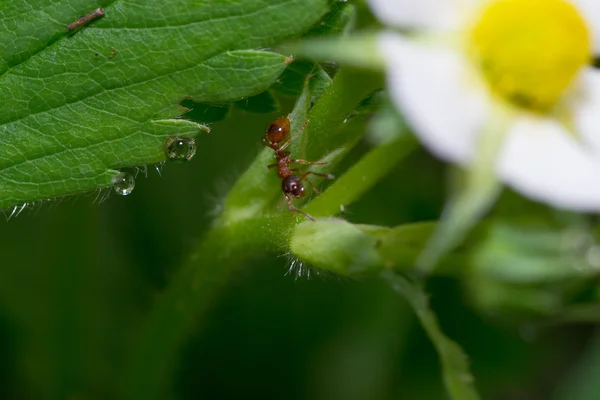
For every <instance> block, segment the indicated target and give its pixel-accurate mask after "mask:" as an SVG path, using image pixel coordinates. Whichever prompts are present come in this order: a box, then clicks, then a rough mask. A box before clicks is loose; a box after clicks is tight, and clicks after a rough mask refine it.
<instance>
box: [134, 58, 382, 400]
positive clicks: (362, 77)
mask: <svg viewBox="0 0 600 400" xmlns="http://www.w3.org/2000/svg"><path fill="white" fill-rule="evenodd" d="M378 87H380V79H379V78H373V75H371V74H366V73H363V72H358V71H351V70H341V71H340V72H339V73H338V74H337V76H336V77H335V79H334V81H333V83H332V84H331V85H330V86H329V87H328V89H327V90H326V91H325V92H324V93H323V95H322V96H321V97H320V98H319V101H318V102H317V103H316V105H315V106H314V108H313V110H312V111H311V113H310V116H309V118H310V119H311V124H310V126H311V129H310V132H311V138H310V140H309V141H308V142H306V143H308V145H309V146H308V147H309V152H312V151H314V152H315V153H317V154H318V155H319V156H321V155H322V154H323V153H325V152H326V151H328V150H333V149H335V148H337V147H339V146H342V145H343V144H345V143H346V142H348V141H349V138H347V137H344V136H343V135H340V134H339V132H340V129H338V128H339V126H340V125H341V124H342V123H343V121H344V119H345V118H346V117H347V116H348V115H350V113H351V112H352V111H354V109H355V108H356V106H357V105H358V104H359V102H360V101H361V100H362V99H364V98H365V97H366V96H368V95H369V94H371V93H372V92H373V91H375V90H376V89H377V88H378ZM267 164H268V162H267V160H266V159H265V154H264V153H261V155H259V156H258V158H257V160H256V161H255V162H254V163H253V164H252V166H251V167H250V168H249V171H248V172H247V173H245V174H244V175H243V176H242V178H240V180H239V181H238V183H237V184H236V185H235V186H234V188H233V189H232V191H231V192H230V194H229V195H228V198H227V200H226V202H225V204H226V209H225V212H224V213H223V216H222V218H221V219H220V221H218V222H217V223H216V224H215V225H213V227H212V228H211V230H210V231H209V232H208V233H207V235H206V236H205V237H204V239H203V240H202V241H201V242H200V243H199V244H198V245H197V246H196V248H195V249H194V251H193V252H192V255H191V257H190V259H189V261H188V262H187V263H186V264H185V265H184V266H183V267H182V268H181V269H180V270H179V271H178V272H177V273H176V275H175V276H174V277H173V280H172V282H171V283H170V284H169V286H168V287H167V289H166V290H165V293H164V295H163V296H162V297H161V299H160V302H159V304H157V306H156V307H155V309H154V310H153V311H152V312H151V315H150V317H149V320H148V322H147V326H146V327H145V329H144V330H143V331H142V333H141V338H140V341H139V346H138V348H137V349H135V352H134V354H133V360H132V365H131V370H130V375H129V376H128V381H127V384H128V385H129V386H128V387H127V393H126V394H127V396H126V398H127V399H132V400H137V399H140V400H142V399H143V400H150V399H156V398H163V397H164V396H163V395H164V392H165V388H166V387H167V385H168V383H169V378H170V376H171V371H172V369H173V366H174V365H175V362H176V360H177V354H178V351H179V349H180V347H181V344H182V342H183V341H184V340H185V339H186V337H187V336H188V334H189V332H190V330H191V327H192V326H193V324H194V321H196V319H197V318H198V317H199V316H200V315H201V314H202V313H203V312H205V311H206V309H207V308H208V307H209V306H210V304H211V303H212V301H213V300H214V298H215V296H216V294H217V293H218V291H219V289H220V288H221V286H222V285H223V284H224V283H225V282H226V281H227V280H228V278H229V276H230V275H231V274H232V273H234V271H235V267H236V266H237V265H238V264H239V263H240V262H241V261H243V260H244V259H246V258H247V257H249V256H250V255H252V254H256V253H262V252H265V251H277V252H281V251H286V249H287V248H288V247H289V237H288V236H289V234H290V232H291V231H292V230H291V227H292V225H293V224H294V223H295V222H294V221H295V218H293V216H292V215H291V213H289V212H287V210H286V212H285V213H284V214H281V215H279V216H275V217H264V216H263V217H257V215H259V216H260V215H261V214H262V212H263V208H264V206H265V205H267V204H269V203H270V202H271V201H272V199H273V198H274V196H280V195H281V194H280V192H279V191H278V189H276V188H275V187H273V190H269V186H268V185H267V186H265V184H266V183H268V181H267V180H265V177H266V176H268V174H270V173H272V172H273V171H268V170H267V168H266V165H267ZM271 175H272V174H271ZM265 188H266V189H265ZM232 210H235V212H232Z"/></svg>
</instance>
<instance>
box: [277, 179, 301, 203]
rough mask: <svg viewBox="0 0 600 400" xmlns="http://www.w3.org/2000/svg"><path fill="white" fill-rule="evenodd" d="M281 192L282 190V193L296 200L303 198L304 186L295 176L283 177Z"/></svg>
mask: <svg viewBox="0 0 600 400" xmlns="http://www.w3.org/2000/svg"><path fill="white" fill-rule="evenodd" d="M281 190H283V193H287V194H291V195H292V196H294V197H296V198H299V197H304V185H303V184H302V180H301V179H300V177H298V176H296V175H289V176H287V177H285V178H284V179H283V181H281Z"/></svg>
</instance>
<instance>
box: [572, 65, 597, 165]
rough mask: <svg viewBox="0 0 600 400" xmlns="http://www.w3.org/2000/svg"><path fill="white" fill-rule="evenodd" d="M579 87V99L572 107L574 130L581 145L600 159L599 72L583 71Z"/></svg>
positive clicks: (594, 70) (590, 69) (589, 69)
mask: <svg viewBox="0 0 600 400" xmlns="http://www.w3.org/2000/svg"><path fill="white" fill-rule="evenodd" d="M579 86H580V88H581V92H582V94H581V97H580V98H578V99H577V102H576V103H575V104H573V105H572V107H573V119H574V123H575V129H576V131H577V134H578V135H579V137H580V139H581V141H582V142H583V144H584V145H585V146H589V148H590V151H591V152H594V153H595V154H596V155H597V156H598V158H599V159H600V71H599V70H597V69H594V68H588V69H586V70H584V71H583V72H582V73H581V80H580V84H579Z"/></svg>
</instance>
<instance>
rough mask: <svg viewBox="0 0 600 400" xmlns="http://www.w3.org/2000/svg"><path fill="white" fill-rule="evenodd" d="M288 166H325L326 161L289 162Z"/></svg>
mask: <svg viewBox="0 0 600 400" xmlns="http://www.w3.org/2000/svg"><path fill="white" fill-rule="evenodd" d="M290 164H302V165H327V161H306V160H291V161H290Z"/></svg>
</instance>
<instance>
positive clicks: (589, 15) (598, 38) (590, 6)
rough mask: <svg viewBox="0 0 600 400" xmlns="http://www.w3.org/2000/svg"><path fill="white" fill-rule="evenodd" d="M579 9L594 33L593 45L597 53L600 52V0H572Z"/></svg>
mask: <svg viewBox="0 0 600 400" xmlns="http://www.w3.org/2000/svg"><path fill="white" fill-rule="evenodd" d="M570 1H571V3H572V4H573V5H574V6H575V7H577V8H578V9H579V11H580V12H581V16H582V17H583V18H584V19H585V20H586V22H587V25H588V29H589V30H590V31H591V34H592V41H593V43H592V45H593V50H594V52H595V53H596V55H598V54H600V1H599V0H570Z"/></svg>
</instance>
